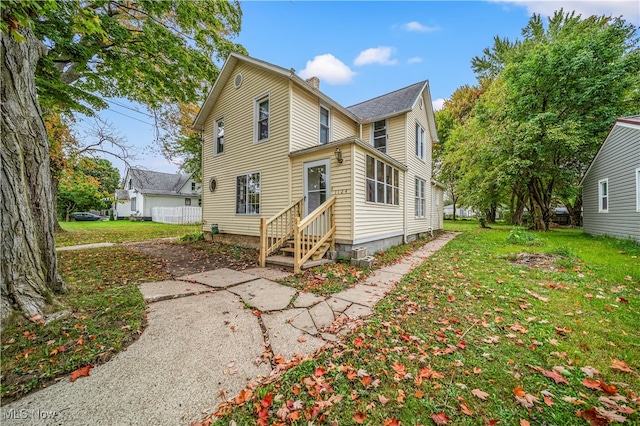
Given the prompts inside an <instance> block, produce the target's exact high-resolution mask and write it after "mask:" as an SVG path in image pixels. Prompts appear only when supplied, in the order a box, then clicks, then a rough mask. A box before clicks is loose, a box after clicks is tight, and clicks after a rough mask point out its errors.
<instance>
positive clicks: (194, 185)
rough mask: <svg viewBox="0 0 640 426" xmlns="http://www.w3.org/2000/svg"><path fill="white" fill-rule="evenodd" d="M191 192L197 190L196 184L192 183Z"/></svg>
mask: <svg viewBox="0 0 640 426" xmlns="http://www.w3.org/2000/svg"><path fill="white" fill-rule="evenodd" d="M191 190H192V191H195V190H196V183H195V182H191Z"/></svg>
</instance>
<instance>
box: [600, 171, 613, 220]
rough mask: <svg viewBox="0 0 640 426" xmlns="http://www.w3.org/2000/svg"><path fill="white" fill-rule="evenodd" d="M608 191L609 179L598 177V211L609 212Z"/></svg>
mask: <svg viewBox="0 0 640 426" xmlns="http://www.w3.org/2000/svg"><path fill="white" fill-rule="evenodd" d="M610 192H611V190H610V188H609V179H608V178H606V179H600V180H599V181H598V213H609V198H610V197H609V193H610ZM605 200H606V202H605Z"/></svg>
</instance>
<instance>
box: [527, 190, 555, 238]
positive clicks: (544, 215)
mask: <svg viewBox="0 0 640 426" xmlns="http://www.w3.org/2000/svg"><path fill="white" fill-rule="evenodd" d="M541 187H543V185H542V183H541V182H540V181H539V180H537V179H532V180H531V181H530V182H529V185H528V190H529V197H530V199H531V207H532V211H531V214H532V218H531V219H532V221H533V223H532V226H531V228H532V229H534V230H536V231H548V230H549V223H550V222H551V209H550V207H549V201H550V200H551V196H550V195H549V194H546V193H545V191H544V189H542V188H541ZM551 189H552V188H551Z"/></svg>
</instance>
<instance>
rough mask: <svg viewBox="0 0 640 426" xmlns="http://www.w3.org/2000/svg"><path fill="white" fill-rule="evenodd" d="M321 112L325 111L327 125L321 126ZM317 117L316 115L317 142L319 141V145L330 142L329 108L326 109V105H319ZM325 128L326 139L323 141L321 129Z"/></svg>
mask: <svg viewBox="0 0 640 426" xmlns="http://www.w3.org/2000/svg"><path fill="white" fill-rule="evenodd" d="M322 110H325V111H327V124H326V125H325V124H323V123H322ZM319 111H320V112H319V115H318V141H320V144H321V145H324V144H327V143H329V142H331V140H332V137H331V108H330V107H328V106H327V105H324V104H320V109H319ZM323 127H326V128H327V139H326V140H325V141H323V140H322V128H323Z"/></svg>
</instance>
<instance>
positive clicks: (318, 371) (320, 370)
mask: <svg viewBox="0 0 640 426" xmlns="http://www.w3.org/2000/svg"><path fill="white" fill-rule="evenodd" d="M324 373H326V370H325V369H324V368H322V367H316V371H315V372H314V373H313V375H314V376H316V377H322V376H324Z"/></svg>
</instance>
